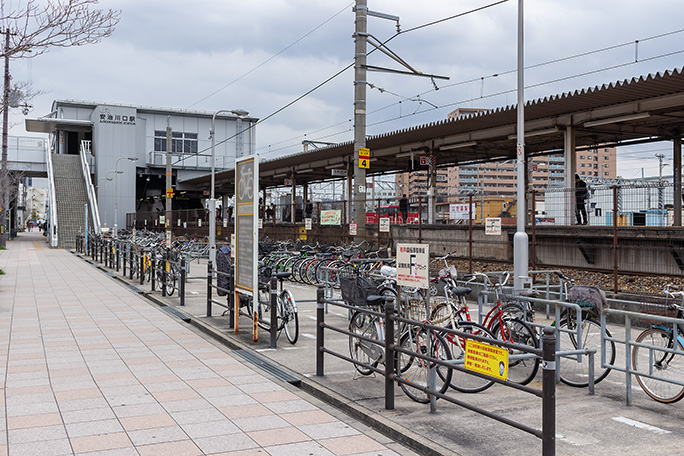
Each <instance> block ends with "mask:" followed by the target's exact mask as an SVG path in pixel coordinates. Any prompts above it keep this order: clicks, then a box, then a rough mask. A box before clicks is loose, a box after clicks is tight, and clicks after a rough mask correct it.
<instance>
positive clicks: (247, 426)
mask: <svg viewBox="0 0 684 456" xmlns="http://www.w3.org/2000/svg"><path fill="white" fill-rule="evenodd" d="M233 423H235V424H236V425H237V426H238V427H239V428H240V429H242V430H243V431H245V432H251V431H263V430H266V429H279V428H286V427H289V426H290V425H289V424H288V422H287V421H285V420H284V419H282V418H281V417H279V416H276V415H267V416H255V417H252V418H236V419H233Z"/></svg>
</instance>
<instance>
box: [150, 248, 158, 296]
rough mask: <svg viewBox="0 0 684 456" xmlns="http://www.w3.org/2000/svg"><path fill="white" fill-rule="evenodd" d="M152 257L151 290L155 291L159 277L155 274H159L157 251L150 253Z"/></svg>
mask: <svg viewBox="0 0 684 456" xmlns="http://www.w3.org/2000/svg"><path fill="white" fill-rule="evenodd" d="M150 256H151V257H152V259H151V261H150V289H151V290H152V291H154V288H155V285H156V284H157V280H156V277H155V276H156V275H157V274H155V273H156V272H157V271H156V269H157V251H156V250H155V251H152V252H150Z"/></svg>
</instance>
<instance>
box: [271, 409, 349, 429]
mask: <svg viewBox="0 0 684 456" xmlns="http://www.w3.org/2000/svg"><path fill="white" fill-rule="evenodd" d="M280 417H281V418H283V419H284V420H286V421H287V422H288V423H290V424H292V425H293V426H303V425H307V424H322V423H331V422H334V421H337V418H335V417H334V416H332V415H330V414H329V413H326V412H324V411H323V410H310V411H306V412H295V413H285V414H281V415H280Z"/></svg>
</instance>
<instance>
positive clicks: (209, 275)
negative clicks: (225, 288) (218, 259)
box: [207, 260, 214, 317]
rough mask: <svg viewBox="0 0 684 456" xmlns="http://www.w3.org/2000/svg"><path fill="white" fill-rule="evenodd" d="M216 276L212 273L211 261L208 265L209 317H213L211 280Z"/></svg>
mask: <svg viewBox="0 0 684 456" xmlns="http://www.w3.org/2000/svg"><path fill="white" fill-rule="evenodd" d="M213 275H214V273H213V271H212V263H211V260H209V262H208V263H207V317H211V299H212V297H211V291H212V290H211V278H212V276H213Z"/></svg>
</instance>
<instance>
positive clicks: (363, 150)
mask: <svg viewBox="0 0 684 456" xmlns="http://www.w3.org/2000/svg"><path fill="white" fill-rule="evenodd" d="M361 157H363V158H370V149H369V148H367V147H359V158H361Z"/></svg>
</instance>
